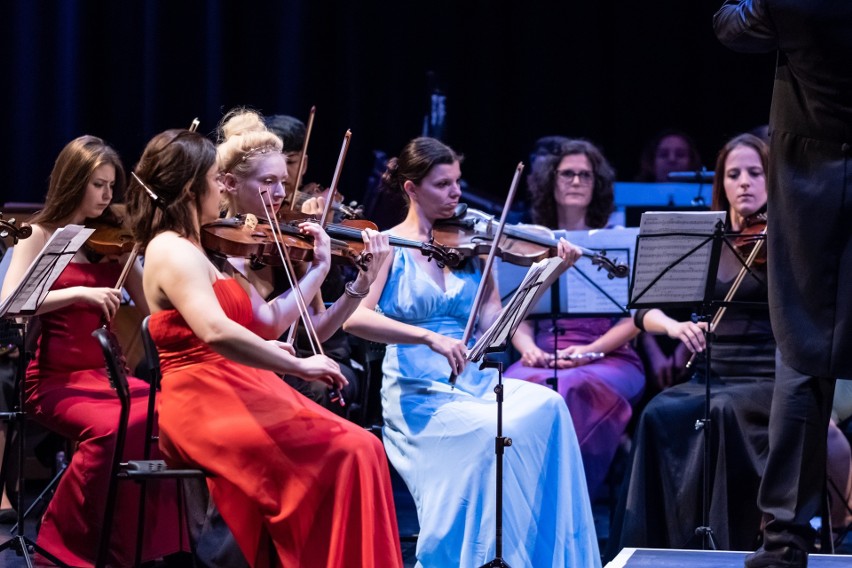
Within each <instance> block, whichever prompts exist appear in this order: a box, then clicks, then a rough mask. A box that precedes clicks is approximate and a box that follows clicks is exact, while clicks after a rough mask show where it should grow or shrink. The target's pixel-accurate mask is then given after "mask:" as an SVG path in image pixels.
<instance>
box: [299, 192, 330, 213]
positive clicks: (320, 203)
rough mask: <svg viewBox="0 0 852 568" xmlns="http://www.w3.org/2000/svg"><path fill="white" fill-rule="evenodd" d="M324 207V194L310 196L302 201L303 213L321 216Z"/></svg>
mask: <svg viewBox="0 0 852 568" xmlns="http://www.w3.org/2000/svg"><path fill="white" fill-rule="evenodd" d="M323 209H325V197H323V196H322V195H320V196H319V197H310V198H308V199H306V200H305V202H304V203H302V213H306V214H307V215H315V216H317V217H319V216H320V215H322V211H323Z"/></svg>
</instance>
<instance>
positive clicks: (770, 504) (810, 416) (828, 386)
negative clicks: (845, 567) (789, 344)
mask: <svg viewBox="0 0 852 568" xmlns="http://www.w3.org/2000/svg"><path fill="white" fill-rule="evenodd" d="M775 365H776V366H775V391H774V393H773V395H772V410H771V413H770V416H769V456H768V459H767V462H766V470H765V472H764V474H763V481H762V482H761V485H760V491H759V493H758V505H759V506H760V508H761V510H762V511H763V512H764V514H766V515H767V516H768V523H767V525H766V528H765V529H764V543H763V547H764V548H765V549H766V550H767V551H768V550H773V549H778V548H782V547H792V548H795V549H799V550H803V551H808V550H809V549H810V548H811V546H812V545H813V543H814V539H815V537H816V533H815V531H814V530H813V528H811V525H810V520H811V519H812V518H813V517H815V516H817V515H819V514H820V511H821V507H822V500H823V495H824V493H823V491H824V488H825V483H826V481H825V462H826V437H827V432H828V423H829V419H830V418H831V405H832V401H833V398H834V385H835V380H834V378H825V377H813V376H809V375H805V374H802V373H800V372H798V371H796V370H795V369H793V368H792V367H790V366H789V365H787V364H786V363H784V360H783V358H782V357H781V353H780V351H776V355H775Z"/></svg>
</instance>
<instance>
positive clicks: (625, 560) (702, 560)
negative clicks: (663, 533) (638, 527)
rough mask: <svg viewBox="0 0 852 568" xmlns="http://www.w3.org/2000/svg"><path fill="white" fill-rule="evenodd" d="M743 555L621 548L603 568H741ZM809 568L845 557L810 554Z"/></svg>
mask: <svg viewBox="0 0 852 568" xmlns="http://www.w3.org/2000/svg"><path fill="white" fill-rule="evenodd" d="M746 554H748V553H747V552H730V551H722V550H718V551H717V550H663V549H657V548H625V549H623V550H622V551H621V552H619V553H618V556H616V557H615V558H613V559H612V561H611V562H610V563H609V564H607V565H606V566H605V568H668V567H671V568H685V567H688V568H742V566H743V560H744V559H745V556H746ZM808 566H809V568H848V567H849V566H852V558H850V557H849V556H846V555H829V554H811V555H810V556H809V557H808Z"/></svg>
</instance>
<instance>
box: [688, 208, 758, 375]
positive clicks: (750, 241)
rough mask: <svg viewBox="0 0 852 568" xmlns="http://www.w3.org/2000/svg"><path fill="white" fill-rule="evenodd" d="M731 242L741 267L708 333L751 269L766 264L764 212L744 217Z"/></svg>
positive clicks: (723, 312)
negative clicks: (739, 230) (741, 225)
mask: <svg viewBox="0 0 852 568" xmlns="http://www.w3.org/2000/svg"><path fill="white" fill-rule="evenodd" d="M733 241H734V242H733V247H734V249H735V250H736V251H737V254H739V255H741V256H742V257H743V258H742V260H743V265H742V267H741V268H740V271H739V273H737V276H736V278H734V281H733V283H732V284H731V287H730V288H729V289H728V293H727V294H725V299H724V304H725V305H723V306H722V307H720V308H719V309H718V310H716V313H715V314H714V315H713V319H712V320H710V331H713V330H714V329H716V326H717V325H719V322H720V321H722V318H723V317H725V312H726V311H727V309H728V306H727V304H728V303H729V302H730V301H731V300H733V299H734V295H735V294H736V293H737V290H739V288H740V285H741V284H742V283H743V280H745V277H746V275H747V274H748V273H749V272H750V270H751V267H752V266H754V265H765V264H766V246H765V242H766V211H758V212H756V213H753V214H751V215H749V216H748V217H746V218H745V219H744V220H743V228H742V231H741V232H740V233H739V234H738V235H736V236H735V237H734V239H733ZM695 358H696V354H695V353H693V354H692V356H691V357H690V358H689V361H687V362H686V368H687V369H690V368H692V365H693V363H695Z"/></svg>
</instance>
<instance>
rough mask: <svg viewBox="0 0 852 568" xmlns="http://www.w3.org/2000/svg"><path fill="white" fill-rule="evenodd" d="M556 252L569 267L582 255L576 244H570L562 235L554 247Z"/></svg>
mask: <svg viewBox="0 0 852 568" xmlns="http://www.w3.org/2000/svg"><path fill="white" fill-rule="evenodd" d="M556 254H558V255H559V258H561V259H562V260H563V261H564V262H565V263H566V264H567V265H568V266H567V268H570V267H571V266H573V265H574V263H575V262H577V259H578V258H580V257H581V256H583V251H581V250H580V249H579V248H578V247H577V246H575V245H572V244H571V243H569V242H568V241H566V240H565V238H564V237H562V238H560V239H559V244H558V245H557V248H556Z"/></svg>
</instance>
